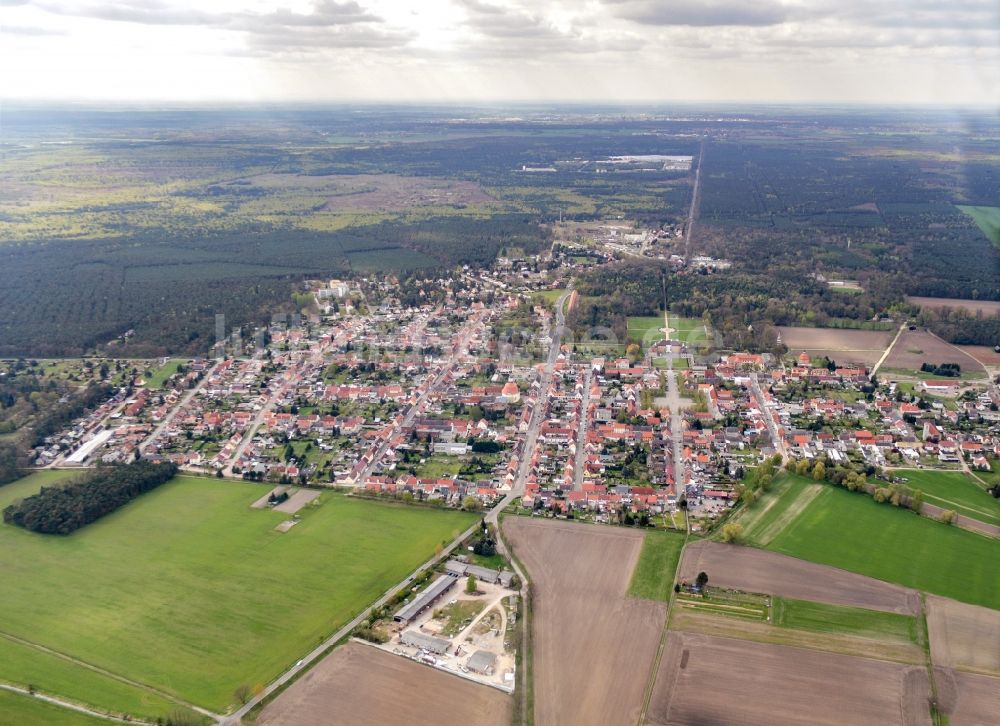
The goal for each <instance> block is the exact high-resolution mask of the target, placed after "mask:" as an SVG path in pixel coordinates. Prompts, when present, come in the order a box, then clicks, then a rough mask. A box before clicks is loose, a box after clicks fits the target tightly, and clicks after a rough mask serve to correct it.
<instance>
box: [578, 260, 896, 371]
mask: <svg viewBox="0 0 1000 726" xmlns="http://www.w3.org/2000/svg"><path fill="white" fill-rule="evenodd" d="M875 282H876V284H873V285H872V288H871V289H870V290H868V291H866V292H865V293H863V294H857V295H844V294H842V293H838V292H835V291H832V290H830V289H829V287H828V286H827V285H826V284H824V283H821V282H818V281H816V280H815V279H813V278H811V277H810V276H809V275H808V274H805V273H804V271H803V270H802V269H801V268H799V267H797V266H795V265H781V266H775V267H774V268H773V269H771V270H770V273H769V274H767V275H762V274H755V273H751V272H745V271H738V270H734V271H731V272H726V273H718V274H713V275H702V274H697V273H674V272H671V271H670V269H669V268H668V267H667V266H666V265H660V266H657V265H655V264H650V263H646V262H626V263H620V264H617V265H613V266H610V267H604V268H601V269H599V270H594V271H591V272H588V273H585V274H584V275H582V276H581V278H580V279H579V281H578V283H577V290H578V291H579V293H580V301H579V303H578V304H577V306H576V308H575V309H574V310H573V312H572V313H571V315H570V316H569V318H568V323H569V324H570V325H571V326H572V328H573V330H574V332H575V334H576V335H577V336H578V337H579V336H582V335H583V334H584V332H585V331H586V330H587V328H589V327H592V326H596V325H610V327H611V328H612V330H613V331H614V333H615V336H616V337H617V339H618V340H625V339H626V338H627V337H628V333H627V318H628V317H629V316H636V315H656V314H659V313H661V312H662V311H663V299H664V292H665V293H666V301H667V305H668V306H669V309H670V311H671V313H673V314H675V315H680V316H684V317H702V318H705V320H706V322H707V323H708V324H709V327H710V328H711V329H712V330H713V331H715V333H716V334H718V335H719V336H720V337H719V338H718V339H717V340H713V341H711V343H712V344H713V345H718V346H722V347H726V348H731V349H736V350H743V349H748V350H757V351H767V350H776V349H777V344H776V340H775V338H776V336H775V333H774V331H773V326H775V325H820V324H827V325H832V324H836V323H837V321H838V320H841V319H845V318H846V319H850V320H862V321H863V320H868V319H870V318H871V317H872V315H873V314H874V311H879V310H887V309H892V307H893V306H894V304H902V303H901V301H902V291H901V290H900V289H899V288H898V287H897V286H895V285H893V284H892V282H891V281H890V280H889V279H887V278H879V279H877V281H875Z"/></svg>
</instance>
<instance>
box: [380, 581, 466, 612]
mask: <svg viewBox="0 0 1000 726" xmlns="http://www.w3.org/2000/svg"><path fill="white" fill-rule="evenodd" d="M454 584H455V578H454V577H450V576H449V575H441V577H439V578H438V579H436V580H435V581H434V582H432V583H431V584H430V585H428V586H427V588H426V589H425V590H424V591H423V592H421V593H420V594H418V595H417V597H416V598H414V599H413V600H412V601H411V602H409V603H407V604H406V605H404V606H403V607H402V608H400V609H399V612H397V613H396V614H395V615H394V616H393V620H396V621H397V622H400V623H409V622H410V621H411V620H413V619H414V618H415V617H417V616H418V615H420V613H422V612H423V611H424V610H426V609H427V608H429V607H430V606H431V605H433V604H434V602H435V601H436V600H437V599H438V598H439V597H441V596H442V595H444V594H445V593H446V592H448V590H450V589H451V587H452V585H454Z"/></svg>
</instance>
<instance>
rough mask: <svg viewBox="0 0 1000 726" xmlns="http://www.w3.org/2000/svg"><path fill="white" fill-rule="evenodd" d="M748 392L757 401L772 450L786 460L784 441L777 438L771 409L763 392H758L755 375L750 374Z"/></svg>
mask: <svg viewBox="0 0 1000 726" xmlns="http://www.w3.org/2000/svg"><path fill="white" fill-rule="evenodd" d="M750 390H751V391H752V392H753V396H754V399H755V400H756V401H757V407H758V408H759V409H760V412H761V415H763V416H764V423H766V424H767V433H768V435H769V436H770V437H771V443H772V444H773V445H774V450H775V451H777V452H778V453H779V454H781V458H782V459H784V460H787V459H788V446H787V444H786V443H785V440H784V439H783V438H781V437H780V436H778V427H777V425H776V424H775V423H774V417H773V416H772V415H771V409H770V408H769V407H768V405H767V402H766V401H765V400H764V392H763V391H761V390H760V381H758V380H757V374H756V373H751V374H750Z"/></svg>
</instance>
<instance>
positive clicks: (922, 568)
mask: <svg viewBox="0 0 1000 726" xmlns="http://www.w3.org/2000/svg"><path fill="white" fill-rule="evenodd" d="M768 546H769V548H770V549H773V550H775V551H777V552H783V553H785V554H788V555H792V556H793V557H800V558H802V559H805V560H810V561H812V562H819V563H822V564H826V565H832V566H833V567H840V568H843V569H845V570H850V571H852V572H858V573H861V574H862V575H868V576H870V577H875V578H877V579H880V580H885V581H887V582H895V583H898V584H900V585H906V586H908V587H913V588H916V589H919V590H926V591H927V592H932V593H935V594H937V595H942V596H944V597H950V598H954V599H955V600H961V601H962V602H968V603H972V604H974V605H985V606H986V607H990V608H994V609H1000V588H998V587H997V586H996V567H995V563H996V560H997V557H998V556H1000V542H998V541H997V540H994V539H990V538H988V537H984V536H981V535H978V534H975V533H973V532H969V531H966V530H963V529H959V528H957V527H950V526H947V525H944V524H940V523H939V522H934V521H931V520H929V519H926V518H923V517H919V516H917V515H915V514H914V513H912V512H909V511H906V510H902V509H896V508H894V507H891V506H889V505H886V504H876V503H875V501H874V500H873V499H872V498H871V497H869V496H866V495H863V494H856V493H851V492H848V491H847V490H846V489H840V488H837V487H833V486H827V487H824V488H823V491H822V492H821V493H820V494H819V495H818V496H817V497H816V498H815V499H813V500H812V502H811V503H810V504H809V506H808V507H807V508H806V509H805V511H804V512H802V513H801V514H800V515H799V516H798V517H797V518H796V519H795V520H794V521H792V522H791V523H790V524H788V526H787V527H785V529H784V530H783V531H781V532H780V533H779V534H778V535H777V536H776V537H775V538H774V540H772V541H771V543H770V545H768Z"/></svg>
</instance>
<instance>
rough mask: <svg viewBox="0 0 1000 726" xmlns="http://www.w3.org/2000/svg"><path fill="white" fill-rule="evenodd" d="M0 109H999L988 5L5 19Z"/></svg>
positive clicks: (296, 5) (173, 9) (922, 0)
mask: <svg viewBox="0 0 1000 726" xmlns="http://www.w3.org/2000/svg"><path fill="white" fill-rule="evenodd" d="M0 97H5V98H47V99H95V100H98V99H127V100H186V101H281V100H311V101H338V100H339V101H356V100H371V101H394V100H406V101H466V100H480V101H494V100H495V101H507V100H509V101H566V100H580V101H612V102H628V101H650V102H657V101H673V100H691V101H779V102H780V101H832V102H838V101H850V102H876V103H883V102H885V103H927V102H930V103H945V104H956V103H958V104H964V103H995V102H996V99H998V98H1000V2H998V0H946V1H941V0H534V1H531V0H412V1H410V2H407V1H405V0H343V1H338V0H117V1H105V2H102V1H100V0H0Z"/></svg>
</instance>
